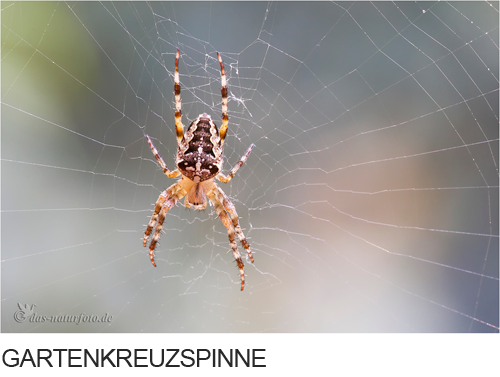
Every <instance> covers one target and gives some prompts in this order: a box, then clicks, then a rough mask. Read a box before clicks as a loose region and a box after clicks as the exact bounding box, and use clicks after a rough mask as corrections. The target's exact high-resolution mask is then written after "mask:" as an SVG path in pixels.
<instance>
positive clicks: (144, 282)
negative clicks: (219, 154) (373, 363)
mask: <svg viewBox="0 0 500 377" xmlns="http://www.w3.org/2000/svg"><path fill="white" fill-rule="evenodd" d="M1 6H2V13H1V14H2V36H1V38H2V62H1V63H2V66H1V68H2V72H1V73H2V108H1V111H2V115H1V116H2V118H1V120H2V124H1V126H2V129H1V148H2V150H1V157H2V163H1V169H2V170H1V172H2V176H1V178H2V186H1V189H2V194H1V206H2V212H1V225H2V232H1V237H2V239H1V247H2V249H1V267H2V268H1V274H2V292H1V294H2V297H1V299H2V301H1V306H2V311H1V313H2V323H1V325H2V331H3V332H498V331H499V320H498V318H499V289H498V287H499V280H498V279H499V260H498V254H499V253H498V250H499V245H498V227H499V224H498V178H499V176H498V77H499V75H498V73H499V72H498V55H499V50H498V46H499V41H498V34H499V30H498V2H451V3H450V2H422V3H421V2H396V3H392V2H374V3H368V2H359V3H358V2H334V3H326V2H308V3H305V2H291V3H286V2H277V3H266V2H195V3H191V2H175V3H170V2H152V3H145V2H127V3H125V2H116V3H115V2H102V3H98V2H67V3H64V2H60V3H55V2H54V3H53V2H33V3H31V2H29V3H26V2H13V3H12V2H2V5H1ZM177 48H179V49H180V51H181V58H180V63H179V70H180V80H181V86H182V101H183V109H182V110H183V122H184V125H185V127H186V126H187V125H188V124H189V123H190V122H191V121H192V120H194V119H195V118H196V117H197V116H198V114H200V113H202V112H208V113H210V114H212V118H213V119H214V120H215V122H216V123H217V124H218V125H220V115H221V99H220V70H219V66H218V63H217V61H216V52H217V51H219V52H220V53H221V55H222V57H223V59H224V63H225V67H226V73H227V76H228V80H229V81H228V89H229V93H230V97H229V117H230V126H229V132H228V137H227V139H226V143H225V146H224V148H225V162H224V168H225V171H226V172H227V171H228V170H229V169H230V168H231V167H232V166H233V165H234V164H235V163H236V162H237V161H238V160H239V158H240V156H241V155H242V154H243V153H244V152H245V150H246V148H247V147H248V146H249V145H250V144H251V143H255V144H256V147H255V149H254V150H253V152H252V154H251V155H250V157H249V159H248V161H247V162H246V164H245V165H244V166H243V167H242V168H241V169H240V170H239V172H238V173H237V175H236V177H235V178H234V179H233V180H232V181H231V182H230V183H228V184H221V187H222V188H223V190H224V191H225V192H226V193H227V194H228V195H229V196H230V197H231V199H232V201H233V202H234V204H235V206H236V209H237V211H238V214H239V216H240V223H241V225H242V227H243V229H244V232H245V234H246V236H247V238H248V240H249V242H250V245H251V247H252V250H253V253H254V256H255V263H254V264H251V263H249V262H248V261H247V263H246V264H245V273H246V286H245V290H244V291H243V292H240V290H239V288H240V281H239V273H238V270H237V267H236V266H235V263H234V259H233V257H232V255H231V253H228V250H229V243H228V240H227V232H226V230H225V228H224V227H223V225H222V223H221V222H220V220H219V219H218V218H217V215H216V213H215V212H214V211H213V207H208V208H207V209H206V210H205V211H203V212H194V211H191V210H187V209H186V208H185V207H184V206H183V205H177V206H176V207H175V208H173V209H172V210H170V211H169V213H168V216H167V218H166V221H165V226H164V233H163V235H162V237H161V240H160V242H161V243H160V245H159V247H158V248H157V252H156V262H157V266H158V267H156V268H154V267H152V265H151V263H150V261H149V257H148V250H147V249H146V248H143V247H142V236H143V232H144V230H145V226H146V224H147V221H148V220H149V217H150V216H151V214H152V211H153V203H154V202H155V201H156V199H157V197H158V195H159V193H160V192H161V191H162V190H163V189H165V188H166V187H168V186H169V185H171V184H172V183H173V182H174V181H173V180H171V179H169V178H167V177H166V176H164V175H163V173H162V171H161V169H160V168H159V166H158V164H157V163H156V161H155V159H154V156H153V155H152V153H151V151H150V149H149V147H148V145H147V142H146V140H145V134H148V135H150V137H151V138H152V139H153V141H154V143H155V145H156V147H157V148H158V150H159V152H160V154H161V155H162V156H163V158H164V160H165V161H166V163H167V165H168V166H169V167H170V168H171V169H173V168H174V164H175V162H174V155H175V151H176V138H175V130H174V116H173V111H174V103H173V76H172V74H173V70H174V59H175V51H176V49H177ZM240 252H241V253H243V252H244V249H243V248H242V247H241V246H240ZM18 303H20V304H22V305H25V304H28V305H29V306H31V305H36V307H34V312H35V313H36V314H37V315H38V316H44V315H45V316H53V315H54V316H57V315H76V316H78V315H80V314H81V313H84V314H85V315H97V316H102V315H104V314H105V313H108V314H109V315H111V316H113V319H112V321H111V322H109V323H82V324H79V325H76V324H74V323H51V322H49V321H45V322H38V323H37V322H32V321H30V320H29V319H28V320H25V321H24V322H21V323H18V322H17V321H15V318H14V315H15V313H16V312H18V311H19V307H18Z"/></svg>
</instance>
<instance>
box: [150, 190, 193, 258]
mask: <svg viewBox="0 0 500 377" xmlns="http://www.w3.org/2000/svg"><path fill="white" fill-rule="evenodd" d="M185 195H186V191H185V190H184V189H183V188H182V184H181V181H178V182H176V183H174V184H173V185H172V186H170V187H169V188H168V189H166V190H165V191H163V192H162V193H161V194H160V196H159V197H158V200H157V201H156V204H155V210H154V212H153V216H151V220H150V221H149V224H148V226H147V228H146V231H145V232H144V241H143V245H144V246H146V245H147V243H148V238H149V236H150V234H151V232H152V230H153V228H154V227H155V224H156V222H157V221H158V224H156V229H155V233H154V235H153V238H152V240H151V243H150V244H149V258H150V259H151V263H152V264H153V266H155V267H156V263H155V260H154V251H155V247H156V244H157V243H158V240H159V239H160V234H161V229H162V227H163V222H164V221H165V216H166V214H167V211H168V210H169V209H170V208H172V207H173V206H174V205H175V204H176V203H177V202H178V201H179V200H180V199H182V198H183V197H184V196H185Z"/></svg>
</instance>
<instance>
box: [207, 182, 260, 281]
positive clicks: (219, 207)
mask: <svg viewBox="0 0 500 377" xmlns="http://www.w3.org/2000/svg"><path fill="white" fill-rule="evenodd" d="M218 190H220V189H219V187H218V186H217V185H216V184H215V183H214V188H213V189H212V190H210V191H209V192H208V193H207V196H208V198H209V199H210V201H211V202H212V204H213V205H214V207H215V211H216V212H217V214H218V215H219V217H220V219H221V221H222V223H223V224H224V226H225V227H226V228H227V234H228V237H229V244H230V245H231V250H232V251H233V256H234V259H235V260H236V264H237V265H238V268H239V269H240V276H241V290H243V288H244V287H245V272H244V270H243V261H242V260H241V255H240V252H239V251H238V245H237V244H236V241H235V239H234V228H233V223H232V222H231V220H230V219H229V216H228V215H227V213H226V211H225V209H224V206H223V204H222V202H221V200H220V199H219V194H218ZM240 230H241V229H240ZM252 262H253V260H252Z"/></svg>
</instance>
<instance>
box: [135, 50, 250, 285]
mask: <svg viewBox="0 0 500 377" xmlns="http://www.w3.org/2000/svg"><path fill="white" fill-rule="evenodd" d="M217 57H218V59H219V63H220V70H221V84H222V89H221V93H222V125H221V127H220V131H218V130H217V126H216V125H215V123H214V122H213V121H212V119H211V118H210V115H208V114H206V113H203V114H200V115H199V116H198V118H196V119H195V120H194V121H193V123H191V124H190V125H189V127H188V129H187V131H186V133H184V126H183V125H182V121H181V114H182V113H181V86H180V83H179V50H177V54H176V56H175V76H174V92H175V130H176V134H177V146H178V148H177V155H176V158H175V162H176V165H177V169H175V170H173V171H170V170H169V169H168V168H167V165H166V164H165V162H164V161H163V159H162V158H161V156H160V155H159V153H158V151H157V150H156V148H155V147H154V145H153V142H152V141H151V139H150V138H149V136H148V135H146V138H147V139H148V143H149V146H150V147H151V150H152V151H153V154H154V155H155V157H156V159H157V160H158V162H159V163H160V166H161V168H162V169H163V172H164V173H165V174H166V175H167V176H168V177H169V178H175V177H178V176H179V175H181V178H180V179H179V180H178V181H177V182H175V183H174V184H173V185H172V186H170V187H169V188H168V189H166V190H165V191H163V192H162V193H161V194H160V196H159V197H158V200H157V201H156V204H155V210H154V213H153V216H152V217H151V220H150V221H149V224H148V227H147V228H146V232H145V233H144V242H143V244H144V246H146V244H147V242H148V239H149V236H150V235H151V232H152V230H153V228H154V227H155V224H156V228H155V231H154V235H153V238H152V239H151V243H150V244H149V257H150V258H151V263H153V266H155V267H156V264H155V261H154V250H155V247H156V244H157V243H158V240H159V238H160V233H161V229H162V226H163V221H165V215H166V214H167V211H168V210H169V209H170V208H172V207H173V206H174V205H175V204H176V203H177V202H178V201H179V200H181V199H182V198H183V197H184V196H186V199H185V200H184V205H185V206H186V207H187V208H191V207H193V208H194V209H195V210H202V209H205V208H206V207H207V197H208V199H210V201H211V202H212V204H213V206H214V208H215V210H216V211H217V214H218V215H219V217H220V219H221V220H222V223H223V224H224V225H225V226H226V228H227V233H228V236H229V244H230V245H231V249H232V251H233V256H234V259H236V264H237V265H238V268H239V269H240V275H241V290H243V288H244V286H245V274H244V272H243V261H242V260H241V256H240V253H239V251H238V246H237V245H236V241H235V239H234V233H236V235H237V236H238V238H239V240H240V242H241V244H242V245H243V247H244V248H245V249H246V251H247V253H248V256H249V257H250V260H251V261H252V263H253V257H252V252H251V251H250V245H249V244H248V242H247V240H246V238H245V236H244V235H243V231H242V230H241V227H240V224H239V223H238V214H237V213H236V208H235V207H234V205H233V203H231V201H230V200H229V198H228V197H227V195H226V194H225V193H224V191H222V190H221V189H220V187H219V186H218V185H217V184H216V183H215V178H217V179H218V180H219V181H221V182H224V183H227V182H229V181H230V180H231V179H232V178H233V177H234V175H235V174H236V172H237V171H238V169H239V168H240V167H241V165H243V163H244V162H245V161H246V159H247V158H248V156H249V155H250V152H251V151H252V148H253V147H254V144H252V145H250V147H249V148H248V150H247V151H246V153H245V154H244V155H243V157H242V158H241V160H240V161H238V163H237V164H236V165H235V166H234V168H233V169H232V170H231V171H230V173H229V175H227V176H225V175H223V174H222V173H221V170H222V160H223V156H224V155H223V151H222V146H223V144H224V139H225V138H226V132H227V126H228V119H229V118H228V116H227V87H226V74H225V72H224V65H223V64H222V59H221V57H220V55H219V53H217Z"/></svg>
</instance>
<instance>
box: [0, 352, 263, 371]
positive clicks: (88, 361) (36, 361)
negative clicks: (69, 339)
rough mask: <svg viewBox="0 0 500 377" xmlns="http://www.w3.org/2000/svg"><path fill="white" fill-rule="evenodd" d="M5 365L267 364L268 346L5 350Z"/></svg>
mask: <svg viewBox="0 0 500 377" xmlns="http://www.w3.org/2000/svg"><path fill="white" fill-rule="evenodd" d="M2 366H3V367H265V366H266V350H265V349H206V350H202V349H181V350H177V349H134V350H131V349H3V350H2Z"/></svg>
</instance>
